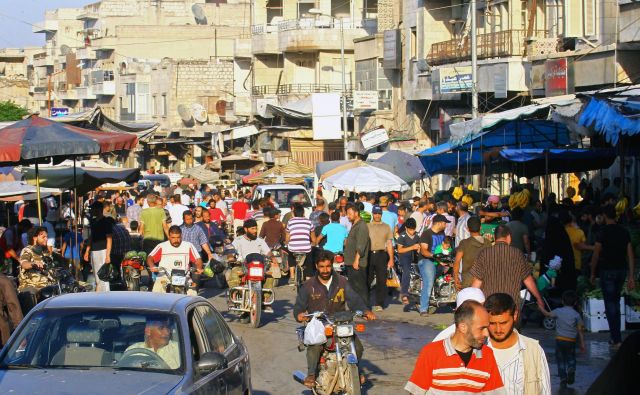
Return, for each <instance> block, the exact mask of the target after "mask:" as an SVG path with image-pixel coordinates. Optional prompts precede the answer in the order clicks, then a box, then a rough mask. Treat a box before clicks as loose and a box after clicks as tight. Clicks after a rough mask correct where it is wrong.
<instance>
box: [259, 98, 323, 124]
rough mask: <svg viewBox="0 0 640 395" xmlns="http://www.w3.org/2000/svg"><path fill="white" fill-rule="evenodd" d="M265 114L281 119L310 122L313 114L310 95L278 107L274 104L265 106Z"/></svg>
mask: <svg viewBox="0 0 640 395" xmlns="http://www.w3.org/2000/svg"><path fill="white" fill-rule="evenodd" d="M267 112H268V113H271V114H272V115H277V116H281V117H288V118H295V119H309V120H310V119H311V115H312V113H313V105H312V104H311V95H309V96H307V97H305V98H303V99H300V100H295V101H291V102H288V103H285V104H282V105H279V106H278V105H275V104H267Z"/></svg>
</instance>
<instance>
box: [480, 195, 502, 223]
mask: <svg viewBox="0 0 640 395" xmlns="http://www.w3.org/2000/svg"><path fill="white" fill-rule="evenodd" d="M499 204H500V197H498V196H497V195H491V196H489V198H488V199H487V204H486V205H485V206H484V207H482V208H481V209H480V212H479V214H480V218H481V219H482V223H485V224H490V223H494V222H495V223H497V222H499V221H500V218H502V217H508V216H509V212H508V211H505V210H502V209H501V208H499V207H498V206H499Z"/></svg>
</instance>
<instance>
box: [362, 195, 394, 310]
mask: <svg viewBox="0 0 640 395" xmlns="http://www.w3.org/2000/svg"><path fill="white" fill-rule="evenodd" d="M371 212H372V214H373V218H372V220H371V222H370V223H369V224H367V226H368V227H369V239H370V240H371V252H370V257H371V258H370V260H369V276H368V284H371V283H372V282H373V279H374V278H375V280H376V304H375V306H373V311H382V310H383V307H384V300H385V298H386V296H387V270H388V269H391V268H392V267H393V245H392V243H391V241H392V240H393V234H391V227H390V226H389V225H387V224H385V223H384V222H382V209H381V208H380V206H373V209H372V210H371Z"/></svg>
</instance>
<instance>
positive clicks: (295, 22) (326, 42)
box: [278, 18, 377, 52]
mask: <svg viewBox="0 0 640 395" xmlns="http://www.w3.org/2000/svg"><path fill="white" fill-rule="evenodd" d="M365 22H366V23H362V22H356V23H354V22H351V21H346V20H345V21H344V22H343V25H342V26H341V22H340V20H332V21H329V20H326V19H310V18H309V19H307V18H304V19H291V20H286V21H282V22H280V23H278V49H279V51H280V52H292V51H319V50H326V51H339V50H340V47H341V43H342V36H341V30H344V48H345V50H347V51H353V40H355V39H357V38H360V37H365V36H369V35H371V34H374V33H375V32H376V30H377V23H375V21H373V20H366V21H365Z"/></svg>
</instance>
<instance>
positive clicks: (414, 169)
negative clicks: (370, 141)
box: [367, 150, 427, 183]
mask: <svg viewBox="0 0 640 395" xmlns="http://www.w3.org/2000/svg"><path fill="white" fill-rule="evenodd" d="M367 162H368V163H371V164H373V165H374V166H377V165H379V164H384V165H386V166H385V167H387V168H390V169H391V172H392V173H393V174H395V175H397V176H398V177H400V178H402V179H403V180H404V181H405V182H407V183H410V182H414V181H416V180H420V179H422V178H424V177H425V176H426V175H427V174H426V170H425V168H424V166H423V165H422V162H420V159H418V158H417V157H416V156H415V155H411V154H408V153H406V152H403V151H398V150H392V151H389V152H385V153H383V154H382V156H380V157H378V158H377V159H374V160H371V161H370V160H368V159H367ZM387 168H385V170H388V169H387Z"/></svg>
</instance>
